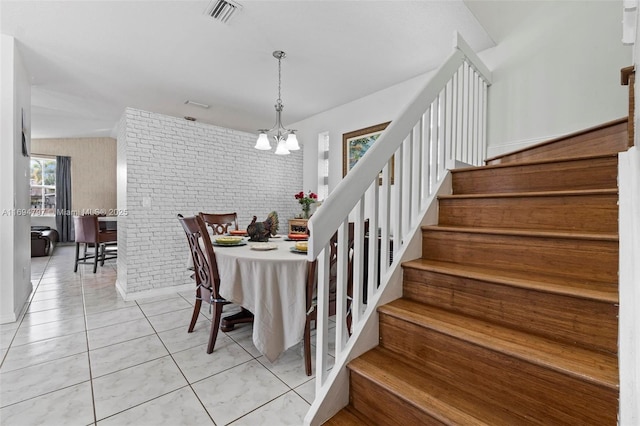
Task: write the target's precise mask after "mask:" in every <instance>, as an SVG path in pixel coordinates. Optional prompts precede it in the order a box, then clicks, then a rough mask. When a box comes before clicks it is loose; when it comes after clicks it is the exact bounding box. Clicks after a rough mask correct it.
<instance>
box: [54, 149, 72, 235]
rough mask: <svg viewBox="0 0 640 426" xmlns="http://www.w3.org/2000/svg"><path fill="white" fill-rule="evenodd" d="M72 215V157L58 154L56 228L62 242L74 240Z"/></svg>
mask: <svg viewBox="0 0 640 426" xmlns="http://www.w3.org/2000/svg"><path fill="white" fill-rule="evenodd" d="M72 221H73V219H72V217H71V157H62V156H59V155H58V156H56V228H58V234H59V236H60V242H68V241H73V233H72V230H71V227H72Z"/></svg>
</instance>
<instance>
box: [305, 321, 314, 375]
mask: <svg viewBox="0 0 640 426" xmlns="http://www.w3.org/2000/svg"><path fill="white" fill-rule="evenodd" d="M304 369H305V371H306V373H307V376H310V375H311V373H312V370H311V319H310V318H309V317H307V321H306V323H305V325H304Z"/></svg>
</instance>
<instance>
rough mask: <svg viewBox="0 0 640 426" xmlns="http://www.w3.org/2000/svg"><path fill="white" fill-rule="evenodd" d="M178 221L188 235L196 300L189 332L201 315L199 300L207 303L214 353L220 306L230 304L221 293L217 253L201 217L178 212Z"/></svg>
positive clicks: (211, 348)
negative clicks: (185, 215)
mask: <svg viewBox="0 0 640 426" xmlns="http://www.w3.org/2000/svg"><path fill="white" fill-rule="evenodd" d="M178 220H179V221H180V224H182V228H183V229H184V232H185V234H186V236H187V242H188V243H189V250H190V252H191V259H192V260H193V270H194V275H193V278H194V279H195V281H196V303H195V305H194V306H193V314H192V316H191V323H190V324H189V329H188V332H189V333H191V332H192V331H193V328H194V327H195V325H196V321H197V320H198V316H199V315H200V307H201V306H202V301H205V302H206V303H208V304H209V305H210V306H211V307H212V309H213V314H212V315H213V316H212V318H211V330H210V332H209V343H208V345H207V353H208V354H210V353H211V352H213V349H214V347H215V345H216V338H217V337H218V329H219V328H220V318H221V317H222V308H223V306H224V305H226V304H227V303H230V302H229V301H227V300H226V299H224V298H223V297H222V296H220V275H219V274H218V264H217V263H216V256H215V253H214V251H213V245H212V244H211V238H209V232H208V231H207V226H206V225H205V223H204V221H203V220H202V217H201V216H193V217H183V216H182V215H180V214H179V215H178Z"/></svg>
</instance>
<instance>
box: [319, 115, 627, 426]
mask: <svg viewBox="0 0 640 426" xmlns="http://www.w3.org/2000/svg"><path fill="white" fill-rule="evenodd" d="M627 143H628V141H627V121H626V119H624V120H617V121H614V122H611V123H607V124H605V125H602V126H599V127H597V128H592V129H588V130H586V131H583V132H577V133H574V134H571V135H568V136H566V137H563V138H558V139H556V140H553V141H549V142H546V143H543V144H539V145H536V146H534V147H530V148H528V149H525V150H521V151H518V152H516V153H512V154H509V155H505V156H501V157H498V158H494V159H491V160H488V161H487V163H488V165H487V166H484V167H478V168H467V169H458V170H455V171H453V172H452V173H453V195H450V196H444V197H440V199H439V223H438V225H437V226H424V227H423V228H422V232H423V244H422V253H423V254H422V258H420V259H416V260H412V261H409V262H406V263H404V264H403V269H404V282H403V297H402V298H401V299H398V300H395V301H393V302H391V303H389V304H387V305H384V306H381V307H379V308H378V312H379V319H380V342H379V346H378V347H376V348H374V349H372V350H370V351H368V352H366V353H365V354H363V355H362V356H360V357H359V358H356V359H354V360H353V361H351V362H350V363H349V365H348V368H349V374H350V398H349V405H348V406H347V407H345V408H344V409H343V410H342V411H340V412H339V413H338V414H337V415H336V416H334V417H333V418H332V419H330V420H329V421H328V422H326V423H325V424H327V425H394V426H395V425H432V424H433V425H439V424H446V425H451V424H457V425H529V424H532V425H534V424H535V425H598V426H601V425H615V424H616V423H617V414H618V396H619V391H618V358H617V346H618V345H617V341H618V320H617V313H618V225H617V221H618V206H617V201H618V195H617V155H616V153H617V152H619V151H623V150H626V149H627Z"/></svg>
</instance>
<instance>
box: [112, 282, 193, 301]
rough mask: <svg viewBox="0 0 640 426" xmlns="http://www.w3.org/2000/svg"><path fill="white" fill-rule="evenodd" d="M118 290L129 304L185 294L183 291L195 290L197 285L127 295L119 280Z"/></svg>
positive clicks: (156, 289) (117, 283)
mask: <svg viewBox="0 0 640 426" xmlns="http://www.w3.org/2000/svg"><path fill="white" fill-rule="evenodd" d="M116 288H117V289H118V293H120V296H121V297H122V298H123V299H124V300H125V301H127V302H129V301H132V300H138V299H147V298H150V297H157V296H167V295H170V294H176V293H180V292H183V291H189V290H195V288H196V286H195V284H182V285H176V286H171V287H162V288H154V289H151V290H145V291H136V292H134V293H127V292H125V291H124V289H123V288H122V287H121V286H120V282H119V281H118V280H116Z"/></svg>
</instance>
